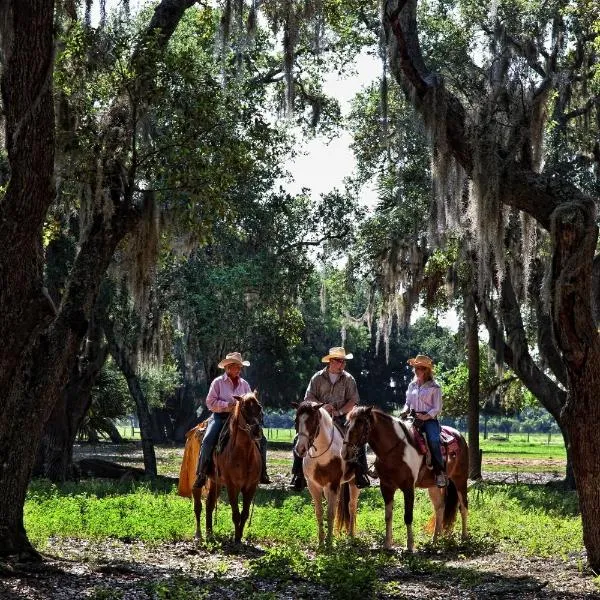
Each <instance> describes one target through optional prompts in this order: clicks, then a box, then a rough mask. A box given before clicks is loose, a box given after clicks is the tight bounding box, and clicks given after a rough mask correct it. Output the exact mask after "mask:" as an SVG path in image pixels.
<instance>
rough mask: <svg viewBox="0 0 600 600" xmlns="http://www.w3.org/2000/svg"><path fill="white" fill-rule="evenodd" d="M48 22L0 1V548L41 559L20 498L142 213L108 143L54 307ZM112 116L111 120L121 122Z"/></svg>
mask: <svg viewBox="0 0 600 600" xmlns="http://www.w3.org/2000/svg"><path fill="white" fill-rule="evenodd" d="M192 4H194V1H193V0H162V1H161V2H160V4H159V5H158V6H157V7H156V9H155V12H154V15H153V18H152V21H151V23H150V25H149V27H148V28H147V30H146V36H145V37H143V38H142V40H141V41H140V45H139V47H138V48H137V49H136V57H143V56H146V55H147V51H146V49H147V47H148V45H149V44H148V43H147V42H148V40H152V44H150V45H151V46H152V47H153V48H156V50H157V52H158V51H160V49H161V48H164V47H165V46H166V44H167V42H168V40H169V37H170V36H171V34H172V33H173V31H174V30H175V27H176V26H177V23H178V22H179V20H180V19H181V17H182V16H183V13H184V12H185V10H186V9H187V8H189V7H190V6H191V5H192ZM53 32H54V1H53V0H19V1H18V2H17V1H16V0H4V2H2V3H0V43H1V46H2V47H1V50H2V76H1V81H0V87H1V91H2V110H3V117H4V125H5V132H4V136H3V141H4V144H5V147H6V151H7V156H8V163H9V166H10V179H9V182H8V185H7V186H6V192H5V194H4V196H3V197H2V198H0V240H2V253H1V254H0V306H1V307H2V310H1V311H0V340H1V341H2V344H1V345H0V554H1V555H19V556H21V557H23V556H28V557H31V558H38V559H39V554H38V553H37V552H36V551H35V550H34V549H33V548H32V546H31V544H30V542H29V540H28V539H27V535H26V533H25V529H24V526H23V507H24V503H25V495H26V490H27V485H28V483H29V479H30V476H31V471H32V469H33V465H34V462H35V457H36V453H37V449H38V446H39V443H40V439H41V436H42V431H43V427H44V424H45V422H46V421H47V419H48V417H49V416H50V413H51V412H52V410H53V408H54V405H55V404H56V402H57V400H58V398H59V397H60V394H61V392H62V389H63V387H64V385H65V384H66V380H67V378H68V375H69V372H70V370H71V369H72V367H73V363H74V360H75V357H76V354H77V352H78V349H79V347H80V343H81V340H82V339H83V337H84V335H85V333H86V331H87V325H88V323H87V322H88V319H89V318H90V315H91V313H92V308H93V306H94V302H95V299H96V296H97V294H98V288H99V285H100V282H101V280H102V277H103V276H104V273H105V272H106V269H107V267H108V264H109V262H110V260H111V257H112V256H113V254H114V250H115V248H116V246H117V244H118V243H119V241H120V240H121V239H123V237H124V236H125V235H126V234H127V232H128V231H131V230H132V229H133V226H134V225H135V223H136V222H138V221H139V219H140V213H139V211H138V210H137V207H136V206H135V205H134V204H133V203H132V202H131V199H132V198H131V197H124V196H123V194H121V193H120V192H121V191H122V190H123V185H124V183H123V179H122V177H121V176H122V173H123V169H122V167H123V165H120V164H119V163H118V155H119V154H122V155H124V156H126V155H127V149H125V150H124V151H123V152H121V153H119V152H118V151H115V152H113V151H112V149H111V148H108V143H107V146H106V147H105V148H104V149H105V150H106V152H107V153H108V156H110V159H111V160H112V161H114V163H115V168H114V172H113V174H114V178H113V179H112V180H111V181H108V179H107V180H106V181H105V182H103V185H104V184H106V189H108V190H110V193H108V194H106V195H105V194H104V193H99V194H98V197H99V198H102V200H103V202H104V200H107V199H111V200H114V204H113V208H114V211H113V212H112V214H111V213H110V211H109V210H107V207H106V206H99V207H97V209H98V210H97V211H96V212H94V214H93V215H91V218H90V221H89V223H90V225H89V227H88V228H87V229H86V230H85V231H84V232H83V234H82V238H81V240H80V244H79V252H78V254H77V257H76V259H75V262H74V264H73V267H72V270H71V273H70V276H69V282H68V285H67V288H66V291H65V293H64V296H63V299H62V302H61V306H60V307H59V309H58V313H57V311H56V308H55V307H54V304H53V303H52V302H51V301H50V298H49V295H48V293H47V291H46V290H45V289H44V287H43V255H44V253H43V245H42V239H43V237H42V233H43V227H44V221H45V219H46V215H47V211H48V208H49V206H50V205H51V203H52V202H53V200H54V196H55V191H54V155H55V134H54V101H53V89H52V81H53V66H54V65H53V58H54V49H55V46H54V36H53ZM156 64H157V62H156V61H146V63H142V61H141V60H140V58H137V59H134V60H133V67H134V68H133V73H134V75H135V77H136V80H135V83H136V88H137V89H136V92H137V94H138V96H140V97H142V98H143V97H144V87H145V86H148V87H149V86H150V83H151V82H152V81H153V72H152V71H153V69H155V68H156ZM142 69H144V72H141V70H142ZM138 71H139V72H138ZM149 71H150V72H149ZM119 114H120V113H119ZM116 116H118V115H116ZM111 125H112V124H111V123H109V124H108V129H109V130H110V131H113V130H116V129H118V128H117V127H112V126H111ZM119 125H120V124H119ZM113 137H114V136H113ZM118 143H119V144H120V143H121V141H120V140H119V141H118ZM107 166H108V165H107ZM106 172H107V173H108V171H106ZM109 176H110V174H109V175H107V177H109ZM129 187H130V188H131V192H132V190H133V188H132V187H131V186H129ZM117 196H118V197H117Z"/></svg>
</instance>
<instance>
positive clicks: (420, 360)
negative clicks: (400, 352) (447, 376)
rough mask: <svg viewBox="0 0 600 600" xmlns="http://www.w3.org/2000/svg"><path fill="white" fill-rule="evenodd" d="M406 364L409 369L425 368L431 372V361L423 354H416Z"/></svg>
mask: <svg viewBox="0 0 600 600" xmlns="http://www.w3.org/2000/svg"><path fill="white" fill-rule="evenodd" d="M406 362H408V364H409V365H410V366H411V367H425V368H426V369H429V370H430V371H433V361H432V360H431V359H430V358H429V356H425V354H417V355H416V356H415V357H414V358H409V359H408V360H407V361H406Z"/></svg>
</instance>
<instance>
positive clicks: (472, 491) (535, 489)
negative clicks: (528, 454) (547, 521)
mask: <svg viewBox="0 0 600 600" xmlns="http://www.w3.org/2000/svg"><path fill="white" fill-rule="evenodd" d="M494 495H502V496H506V497H507V498H509V499H511V500H516V501H517V502H518V503H519V504H520V505H521V507H522V508H523V509H524V510H543V511H545V512H548V513H551V514H555V515H557V516H560V517H575V516H578V515H579V514H580V511H579V504H578V500H577V492H575V491H573V490H565V489H562V488H560V487H554V486H548V485H539V484H524V483H520V484H514V483H511V484H501V483H499V484H495V483H483V484H480V483H478V484H475V485H473V486H471V487H470V488H469V498H470V499H471V500H472V501H473V503H474V504H475V503H482V504H483V505H485V497H486V496H492V497H493V496H494Z"/></svg>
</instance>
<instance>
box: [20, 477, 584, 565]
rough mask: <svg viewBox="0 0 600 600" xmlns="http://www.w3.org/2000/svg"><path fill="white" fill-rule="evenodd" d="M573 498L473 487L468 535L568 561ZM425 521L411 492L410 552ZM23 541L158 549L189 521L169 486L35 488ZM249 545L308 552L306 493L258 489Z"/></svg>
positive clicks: (310, 533)
mask: <svg viewBox="0 0 600 600" xmlns="http://www.w3.org/2000/svg"><path fill="white" fill-rule="evenodd" d="M402 506H403V501H402V498H401V494H398V495H397V497H396V511H395V514H394V539H395V542H396V543H397V544H398V545H404V544H405V541H406V531H405V527H404V523H403V516H402V513H403V510H402ZM576 506H577V504H576V498H575V495H574V493H572V492H564V491H555V490H550V489H547V488H545V487H542V486H526V485H511V486H500V485H478V486H477V487H475V488H474V489H473V491H472V492H471V510H470V531H471V533H472V535H473V540H475V541H476V542H477V543H478V544H479V545H482V544H483V545H485V546H490V547H502V548H506V549H509V550H514V551H517V552H520V553H524V554H535V555H539V556H556V555H560V556H563V555H568V554H569V553H572V552H578V551H580V550H581V548H582V541H581V536H582V533H581V522H580V518H579V515H578V513H577V508H576ZM430 516H431V509H430V503H429V500H428V497H427V493H426V492H425V491H424V490H419V491H418V492H417V499H416V504H415V532H416V536H417V544H418V545H421V546H422V545H424V544H426V543H427V541H428V538H429V535H428V534H427V533H426V532H425V531H424V526H425V524H426V522H427V521H428V520H429V517H430ZM25 524H26V529H27V533H28V535H29V537H30V539H31V540H32V541H33V542H34V543H35V544H36V545H37V546H39V547H42V548H43V547H44V546H45V544H46V543H47V541H48V539H49V538H51V537H55V536H58V537H69V538H85V539H98V538H117V539H121V540H132V539H140V540H144V541H148V542H152V541H155V542H163V541H172V540H182V539H191V538H192V536H193V532H194V518H193V511H192V505H191V502H190V501H189V500H188V499H185V498H180V497H179V496H177V494H176V491H175V489H174V487H173V486H170V485H167V484H163V485H162V486H159V487H154V486H151V485H150V484H148V483H145V484H125V483H122V484H114V483H110V482H109V483H104V482H99V481H91V482H82V483H79V484H67V485H64V486H55V485H52V484H50V483H48V482H43V481H36V482H34V483H32V485H31V486H30V489H29V492H28V496H27V502H26V504H25ZM358 530H359V531H360V538H361V539H363V540H365V541H367V542H369V543H373V544H375V545H381V544H382V541H383V535H384V530H385V526H384V514H383V501H382V498H381V494H380V492H379V490H378V489H373V488H372V489H369V490H365V491H363V493H362V494H361V498H360V508H359V515H358ZM215 533H216V535H217V538H218V537H219V536H225V537H227V536H230V535H231V534H232V524H231V515H230V511H229V508H228V507H226V505H225V503H224V502H222V503H221V504H220V508H219V509H218V510H217V513H216V523H215ZM247 535H248V538H249V540H251V541H256V542H264V543H268V544H273V543H275V544H287V543H290V542H294V543H296V544H302V545H304V546H307V545H315V544H316V526H315V519H314V513H313V508H312V505H311V502H310V498H309V495H308V493H307V492H306V491H305V492H304V493H302V494H291V493H289V492H287V491H284V490H263V489H260V490H259V491H258V493H257V496H256V501H255V506H254V508H253V514H252V521H251V524H250V526H249V527H248V529H247Z"/></svg>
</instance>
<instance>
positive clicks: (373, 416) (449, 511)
mask: <svg viewBox="0 0 600 600" xmlns="http://www.w3.org/2000/svg"><path fill="white" fill-rule="evenodd" d="M348 422H349V425H348V429H347V431H346V436H345V438H344V448H343V450H342V456H343V457H344V458H345V459H346V460H351V459H352V458H353V457H354V455H355V454H356V451H357V449H358V447H359V446H360V445H362V444H365V443H367V442H368V444H369V446H371V448H372V449H373V452H375V455H376V457H377V459H376V460H375V469H376V470H377V474H378V475H379V481H380V489H381V495H382V496H383V500H384V502H385V529H386V532H385V547H386V548H391V546H392V515H393V510H394V493H395V492H396V490H397V489H400V490H402V493H403V495H404V523H405V524H406V536H407V547H408V550H409V551H410V552H412V551H413V550H414V538H413V531H412V522H413V506H414V500H415V487H420V488H427V490H428V492H429V497H430V499H431V503H432V504H433V508H434V511H435V513H434V518H435V529H434V533H433V540H434V541H435V540H436V539H437V537H438V535H439V534H440V533H441V531H442V529H443V530H444V531H445V532H449V531H451V530H452V526H453V525H454V521H455V519H456V511H457V505H460V514H461V518H462V535H463V538H465V537H466V536H467V512H468V506H469V503H468V499H467V479H468V476H469V452H468V447H467V442H466V441H465V439H464V438H463V436H462V435H461V434H460V433H459V432H458V431H456V430H455V429H452V428H450V427H447V428H446V427H445V428H444V429H445V430H446V431H448V432H449V433H451V434H452V435H453V437H454V439H455V440H456V442H457V445H458V449H457V451H456V452H449V453H448V456H447V460H446V472H447V474H448V477H449V479H450V481H449V483H448V486H447V488H446V490H447V491H445V489H444V488H438V487H436V485H435V481H434V475H433V471H431V470H430V469H428V468H427V466H426V464H425V457H424V456H423V455H422V454H421V453H420V452H419V450H418V448H417V445H416V443H415V439H414V432H413V429H412V423H411V422H410V421H408V420H407V421H403V420H401V419H396V418H394V417H391V416H390V415H387V414H385V413H384V412H382V411H380V410H378V409H376V408H375V409H373V407H372V406H360V407H356V408H354V409H353V410H352V411H351V412H350V414H349V415H348Z"/></svg>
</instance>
